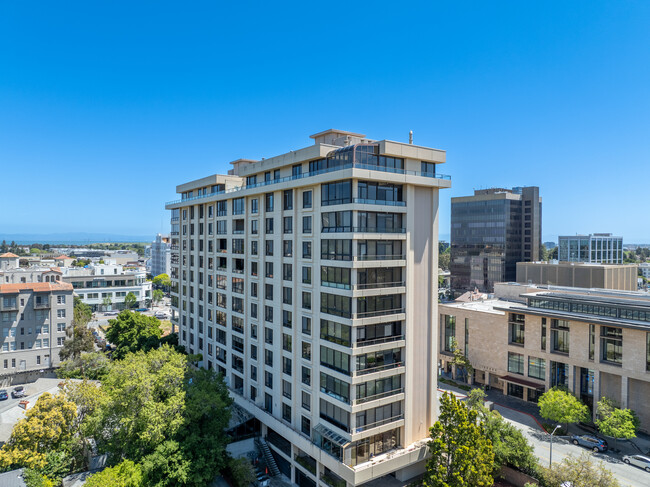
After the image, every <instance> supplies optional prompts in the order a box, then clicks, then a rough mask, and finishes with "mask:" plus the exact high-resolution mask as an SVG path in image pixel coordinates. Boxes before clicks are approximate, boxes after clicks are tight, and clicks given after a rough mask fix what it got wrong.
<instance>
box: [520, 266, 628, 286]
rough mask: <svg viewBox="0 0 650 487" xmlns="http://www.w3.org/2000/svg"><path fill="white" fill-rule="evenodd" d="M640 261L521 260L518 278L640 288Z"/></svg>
mask: <svg viewBox="0 0 650 487" xmlns="http://www.w3.org/2000/svg"><path fill="white" fill-rule="evenodd" d="M637 275H638V266H637V265H636V264H592V263H589V262H557V261H552V262H517V282H518V283H520V284H545V285H550V286H566V287H582V288H601V289H616V290H619V291H636V290H637Z"/></svg>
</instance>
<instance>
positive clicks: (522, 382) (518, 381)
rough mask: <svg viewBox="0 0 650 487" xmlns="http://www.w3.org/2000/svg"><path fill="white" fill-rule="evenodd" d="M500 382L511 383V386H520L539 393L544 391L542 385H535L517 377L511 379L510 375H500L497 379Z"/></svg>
mask: <svg viewBox="0 0 650 487" xmlns="http://www.w3.org/2000/svg"><path fill="white" fill-rule="evenodd" d="M499 379H501V380H502V381H505V382H511V383H512V384H517V385H520V386H524V387H528V388H529V389H537V390H540V391H543V390H544V384H537V383H535V382H531V381H529V380H526V379H520V378H519V377H513V376H512V375H502V376H501V377H499Z"/></svg>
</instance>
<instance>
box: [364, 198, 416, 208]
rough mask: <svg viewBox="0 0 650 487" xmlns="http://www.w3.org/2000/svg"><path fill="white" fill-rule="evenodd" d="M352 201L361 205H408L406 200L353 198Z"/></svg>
mask: <svg viewBox="0 0 650 487" xmlns="http://www.w3.org/2000/svg"><path fill="white" fill-rule="evenodd" d="M352 201H353V202H354V203H357V204H359V205H383V206H406V202H405V201H387V200H367V199H365V198H353V199H352Z"/></svg>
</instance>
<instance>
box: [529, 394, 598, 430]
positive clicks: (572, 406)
mask: <svg viewBox="0 0 650 487" xmlns="http://www.w3.org/2000/svg"><path fill="white" fill-rule="evenodd" d="M538 405H539V414H540V415H541V416H542V418H545V419H548V420H549V421H553V422H555V423H575V422H577V421H583V420H586V419H587V418H588V417H589V408H588V407H587V406H586V405H585V404H583V403H582V402H580V400H579V399H578V398H576V397H575V396H574V395H573V394H571V393H570V392H569V391H567V390H564V389H561V388H558V387H553V388H552V389H550V390H548V391H546V392H545V393H544V394H542V396H541V397H540V398H539V401H538Z"/></svg>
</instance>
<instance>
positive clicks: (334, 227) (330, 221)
mask: <svg viewBox="0 0 650 487" xmlns="http://www.w3.org/2000/svg"><path fill="white" fill-rule="evenodd" d="M321 223H322V231H323V233H336V232H351V231H352V212H351V211H330V212H323V213H321Z"/></svg>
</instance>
